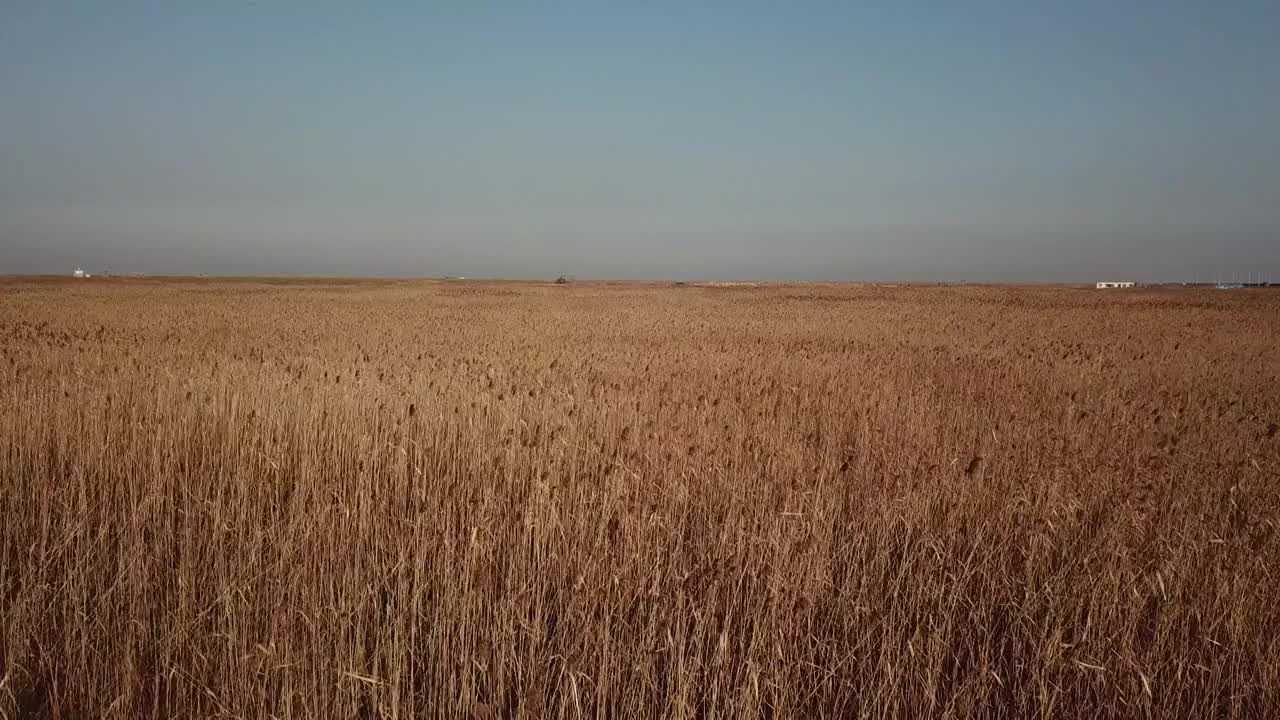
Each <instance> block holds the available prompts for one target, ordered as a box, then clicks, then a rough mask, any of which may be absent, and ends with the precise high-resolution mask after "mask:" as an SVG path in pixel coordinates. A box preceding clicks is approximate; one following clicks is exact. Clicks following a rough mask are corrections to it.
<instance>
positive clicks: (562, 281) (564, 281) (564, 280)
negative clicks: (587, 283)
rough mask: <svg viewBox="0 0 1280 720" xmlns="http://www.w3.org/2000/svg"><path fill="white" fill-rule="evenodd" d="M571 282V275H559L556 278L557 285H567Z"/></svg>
mask: <svg viewBox="0 0 1280 720" xmlns="http://www.w3.org/2000/svg"><path fill="white" fill-rule="evenodd" d="M571 282H573V276H572V275H561V276H560V277H558V278H556V284H557V285H568V284H569V283H571Z"/></svg>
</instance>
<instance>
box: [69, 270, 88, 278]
mask: <svg viewBox="0 0 1280 720" xmlns="http://www.w3.org/2000/svg"><path fill="white" fill-rule="evenodd" d="M71 275H72V276H73V277H78V278H82V277H86V275H85V272H84V271H83V270H81V269H80V268H76V271H75V272H73V273H71Z"/></svg>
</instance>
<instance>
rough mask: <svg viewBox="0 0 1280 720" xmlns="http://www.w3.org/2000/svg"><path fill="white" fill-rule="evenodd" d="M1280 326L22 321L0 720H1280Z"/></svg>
mask: <svg viewBox="0 0 1280 720" xmlns="http://www.w3.org/2000/svg"><path fill="white" fill-rule="evenodd" d="M1277 348H1280V292H1277V291H1274V290H1270V291H1269V290H1236V291H1215V290H1188V289H1178V290H1165V289H1138V290H1133V291H1097V290H1093V289H1082V288H1069V287H995V286H991V287H977V286H975V287H912V286H900V287H893V286H875V285H823V284H795V285H759V286H757V285H733V284H728V285H701V284H696V283H691V284H689V285H687V286H682V287H677V286H674V285H672V284H670V283H653V284H603V283H572V284H569V285H563V286H557V285H555V284H552V283H485V282H472V281H465V282H436V281H305V282H304V281H272V280H236V281H222V280H201V281H197V280H185V281H184V280H158V279H157V280H153V279H129V280H125V279H118V278H116V279H96V278H95V279H93V280H87V281H72V280H70V279H66V280H63V279H56V280H55V279H44V280H40V279H8V280H2V281H0V472H2V473H3V477H2V478H0V717H5V718H26V717H34V718H91V717H93V718H96V717H102V718H246V719H256V718H418V717H462V718H471V717H475V718H538V717H547V718H562V717H563V718H578V717H590V718H656V717H664V718H713V717H718V718H742V717H769V718H792V717H828V718H919V717H929V718H933V717H936V718H971V717H1008V718H1048V717H1055V718H1073V717H1088V718H1091V719H1097V718H1175V717H1178V718H1226V717H1240V718H1266V717H1276V716H1278V715H1280V532H1278V530H1280V528H1278V527H1277V525H1278V524H1280V431H1278V429H1277V423H1280V353H1278V352H1277Z"/></svg>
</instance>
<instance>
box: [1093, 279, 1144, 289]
mask: <svg viewBox="0 0 1280 720" xmlns="http://www.w3.org/2000/svg"><path fill="white" fill-rule="evenodd" d="M1135 285H1137V283H1135V282H1129V281H1124V282H1106V281H1103V282H1100V283H1098V289H1099V290H1108V289H1110V288H1131V287H1134V286H1135Z"/></svg>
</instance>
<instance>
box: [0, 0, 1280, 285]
mask: <svg viewBox="0 0 1280 720" xmlns="http://www.w3.org/2000/svg"><path fill="white" fill-rule="evenodd" d="M1277 38H1280V2H1275V0H1267V1H1259V2H1246V1H1244V0H1240V1H1236V2H1233V1H1231V0H1224V1H1223V2H1218V3H1210V2H1204V1H1203V0H1165V1H1163V2H1146V1H1143V0H1133V1H1132V2H1115V1H1114V0H1108V1H1106V2H1102V1H1098V0H1078V1H1076V2H1057V3H1047V2H1041V3H1028V2H1013V1H1008V2H994V1H990V0H973V1H972V2H964V3H958V2H949V1H948V2H936V3H926V2H911V1H910V0H899V1H896V2H852V1H849V0H847V1H844V2H830V3H826V2H822V3H819V2H809V3H806V2H795V3H781V2H774V3H754V2H749V1H740V2H701V3H695V2H662V1H659V0H651V1H649V2H629V3H607V2H580V3H569V2H539V3H526V2H520V3H472V2H448V3H444V2H441V3H426V2H423V3H403V4H401V3H374V2H370V3H335V4H333V5H328V4H325V3H322V2H308V3H287V2H284V1H283V0H282V1H281V2H271V3H238V2H231V1H228V2H217V3H184V2H173V3H147V4H143V3H135V2H129V1H128V0H119V1H117V2H102V3H73V2H61V3H39V2H34V0H0V273H46V272H47V273H63V272H67V273H69V272H70V270H71V269H73V268H75V267H76V266H80V267H84V268H85V269H86V270H90V271H99V272H101V271H103V270H111V271H113V272H117V273H125V272H145V273H150V274H191V275H194V274H200V273H203V274H209V275H221V274H248V275H277V274H296V275H380V276H441V275H467V276H484V277H547V276H556V275H559V274H561V273H565V274H574V275H577V276H578V277H600V278H604V277H609V278H725V279H727V278H758V279H824V280H874V279H886V280H888V279H892V280H930V281H931V280H952V281H1026V282H1037V281H1048V282H1054V281H1091V280H1097V279H1113V278H1114V279H1135V280H1140V281H1154V280H1187V279H1196V278H1198V279H1201V280H1204V279H1207V278H1213V277H1216V278H1221V279H1234V278H1240V279H1244V278H1245V277H1246V276H1248V277H1256V276H1259V275H1263V276H1266V277H1269V278H1272V279H1276V280H1280V134H1278V133H1280V40H1278V39H1277Z"/></svg>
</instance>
